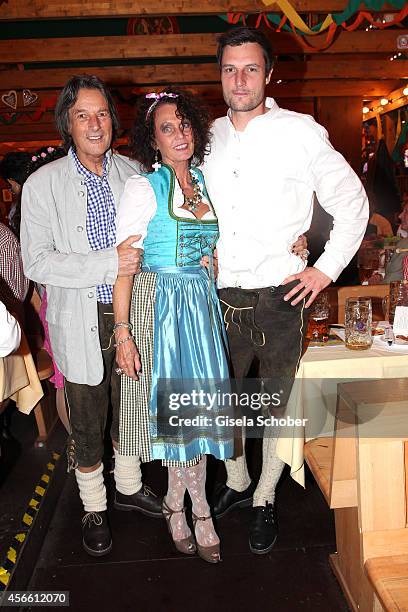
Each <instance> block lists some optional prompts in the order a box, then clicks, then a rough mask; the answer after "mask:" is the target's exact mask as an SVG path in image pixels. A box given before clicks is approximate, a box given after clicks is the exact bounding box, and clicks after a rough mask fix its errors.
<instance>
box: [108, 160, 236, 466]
mask: <svg viewBox="0 0 408 612" xmlns="http://www.w3.org/2000/svg"><path fill="white" fill-rule="evenodd" d="M192 172H193V173H194V174H195V176H196V177H197V178H198V180H199V182H200V184H201V189H202V190H203V193H204V195H205V197H206V198H207V199H208V201H209V198H208V194H207V193H206V190H205V185H204V179H203V176H202V174H201V172H200V171H199V170H198V169H193V170H192ZM146 178H147V179H148V180H149V182H150V184H151V186H152V188H153V190H154V194H155V198H156V202H157V211H156V214H155V215H154V217H153V218H152V219H151V221H150V222H149V225H148V229H147V236H146V238H145V240H144V260H143V271H142V273H141V274H140V275H138V276H137V277H136V278H135V283H134V287H133V293H132V305H131V314H130V320H131V323H132V324H133V327H134V331H133V333H134V336H135V341H136V344H137V346H138V349H139V352H140V354H141V361H142V368H143V374H142V376H141V379H140V381H137V382H136V381H133V380H131V379H129V378H128V377H126V376H125V377H123V378H122V391H121V394H122V397H121V417H120V436H119V440H120V452H121V453H123V454H127V455H129V454H139V455H140V456H141V458H142V460H145V461H150V460H152V459H161V460H163V461H164V462H165V463H166V464H167V465H176V464H186V463H187V464H188V462H192V463H194V462H196V460H197V458H199V456H200V455H201V454H211V455H214V456H215V457H217V458H218V459H228V458H230V457H232V455H233V431H232V428H230V427H228V426H225V422H226V421H225V418H224V420H222V419H220V418H219V417H221V416H224V417H225V415H227V414H228V413H229V410H228V407H227V408H226V407H225V406H223V405H222V402H221V401H219V400H220V393H223V392H228V391H229V366H228V357H227V337H226V333H225V328H224V323H223V319H222V314H221V309H220V305H219V300H218V296H217V292H216V287H215V283H214V278H213V274H212V266H211V272H210V274H209V273H208V271H207V270H206V269H204V268H203V267H202V266H201V265H200V260H201V258H202V256H203V255H209V256H210V259H212V252H213V250H214V247H215V244H216V241H217V239H218V223H217V221H216V220H202V219H193V218H191V219H190V218H184V217H183V218H181V217H177V216H176V215H175V213H174V212H173V196H174V186H175V181H176V177H175V174H174V171H173V169H172V168H170V167H169V166H165V165H163V166H162V167H161V169H160V170H159V171H158V172H154V173H150V174H147V175H146ZM200 390H201V392H202V393H203V392H205V393H210V394H211V397H212V401H211V404H210V405H209V404H208V403H206V402H204V403H201V404H200V401H199V400H198V399H197V398H198V394H199V393H200ZM192 392H193V393H192ZM181 393H187V395H189V394H190V398H191V395H192V396H193V397H195V399H196V402H195V403H194V404H193V405H192V404H191V403H189V402H188V401H185V402H184V403H180V401H178V400H175V398H176V397H177V396H178V399H180V396H181ZM202 397H203V396H201V399H202ZM205 397H207V396H205ZM170 400H171V401H170ZM170 417H173V419H172V421H171V424H170ZM190 417H196V421H195V424H194V425H192V426H189V425H187V426H184V425H183V423H184V422H185V420H186V419H188V418H190ZM180 423H182V424H181V425H180Z"/></svg>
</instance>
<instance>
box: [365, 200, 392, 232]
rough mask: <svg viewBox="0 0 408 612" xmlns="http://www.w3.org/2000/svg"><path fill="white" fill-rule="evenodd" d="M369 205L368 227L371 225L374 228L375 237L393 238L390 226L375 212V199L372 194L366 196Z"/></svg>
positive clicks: (386, 220)
mask: <svg viewBox="0 0 408 612" xmlns="http://www.w3.org/2000/svg"><path fill="white" fill-rule="evenodd" d="M368 198H369V204H370V219H369V221H368V227H370V225H373V226H375V227H376V232H375V233H376V234H377V236H393V235H394V232H393V231H392V225H391V223H390V222H389V221H388V219H386V218H385V217H384V216H383V215H380V214H379V213H378V212H377V203H376V198H375V195H374V194H373V193H369V194H368Z"/></svg>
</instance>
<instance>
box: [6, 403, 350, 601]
mask: <svg viewBox="0 0 408 612" xmlns="http://www.w3.org/2000/svg"><path fill="white" fill-rule="evenodd" d="M21 419H27V417H22V416H21V415H13V419H12V430H13V429H14V432H13V433H14V434H15V436H16V437H17V439H18V438H19V437H20V442H19V445H18V447H16V448H18V452H17V451H16V452H15V453H14V455H12V456H11V458H10V460H9V461H8V463H7V459H4V455H3V466H4V462H6V467H7V466H8V467H7V470H4V469H3V475H4V481H3V483H2V485H1V488H0V498H1V502H0V504H1V515H4V516H5V518H4V516H2V519H1V522H0V556H1V558H2V559H4V555H5V553H6V552H7V543H8V542H9V540H10V539H11V537H12V536H13V534H14V533H15V532H17V531H18V530H19V528H20V526H21V516H22V514H23V513H24V508H25V507H26V506H27V503H28V501H29V499H30V495H31V491H32V490H33V487H35V484H36V482H37V481H38V479H39V478H40V477H41V474H42V473H43V471H44V469H43V468H44V465H45V464H46V462H47V461H48V456H49V453H50V451H51V450H53V451H57V452H60V451H61V450H62V446H63V441H64V434H63V430H62V427H58V428H57V430H56V431H55V432H54V434H53V436H52V437H51V440H50V442H49V444H48V449H34V448H33V446H32V444H33V441H34V437H35V436H34V432H35V430H33V429H32V428H33V427H34V422H33V421H32V420H31V423H30V422H29V421H27V420H25V421H24V422H22V421H21ZM22 423H23V425H22ZM6 446H7V448H8V449H9V456H10V452H11V448H12V446H10V444H9V443H7V445H6ZM252 450H253V453H252V454H253V456H254V465H256V464H257V463H258V462H259V461H258V459H259V457H257V449H256V447H255V449H252ZM64 461H65V460H64V457H61V459H60V461H59V462H58V463H59V464H60V465H59V466H58V469H56V470H55V476H54V482H53V483H51V484H52V486H51V485H50V489H49V491H48V492H47V493H46V495H45V497H44V501H43V505H42V507H41V509H40V511H39V514H38V516H37V518H36V520H35V523H34V525H33V528H32V529H31V532H30V534H29V536H28V544H27V545H26V546H25V548H24V549H23V550H22V552H21V555H20V557H19V559H18V561H17V565H16V569H15V573H14V578H12V581H11V587H12V588H16V587H18V588H21V585H22V581H24V580H26V581H27V582H26V584H27V587H26V588H28V589H30V590H36V591H37V590H53V591H57V590H64V591H69V592H70V608H69V609H70V610H72V611H77V610H78V611H82V610H87V611H88V610H89V611H92V612H93V611H98V612H103V611H105V610H106V611H108V610H109V611H112V610H114V611H115V612H116V611H121V612H122V611H123V612H124V611H127V610H132V611H139V610H149V612H150V611H151V612H176V611H177V612H183V611H185V612H190V611H194V612H204V611H205V612H209V611H211V612H213V611H215V612H218V611H220V612H221V611H222V612H230V611H231V612H232V611H234V612H241V611H242V612H244V611H245V612H252V610H254V611H255V610H273V611H276V612H296V611H298V610H299V611H303V610H304V611H310V612H312V611H313V612H316V611H319V610H321V611H324V612H329V611H330V612H337V611H338V612H343V611H344V612H346V611H347V610H348V607H347V604H346V602H345V599H344V597H343V595H342V593H341V590H340V588H339V586H338V584H337V582H336V580H335V578H334V576H333V574H332V572H331V570H330V567H329V564H328V555H329V554H330V553H331V552H333V551H334V550H335V536H334V528H333V518H332V513H331V511H330V510H328V508H327V506H326V504H325V502H324V500H323V498H322V496H321V494H320V491H319V489H318V487H317V485H316V484H315V483H314V482H313V480H312V479H308V483H307V488H306V491H304V490H303V489H302V488H300V487H299V486H298V485H296V483H295V482H294V481H293V480H292V479H291V478H290V476H289V475H288V474H286V473H285V474H284V477H283V479H282V481H281V484H280V486H279V492H278V519H279V529H280V535H279V538H278V542H277V544H276V546H275V548H274V549H273V550H272V552H271V553H269V554H267V555H262V556H256V555H253V554H252V553H250V551H249V549H248V522H249V519H250V509H244V510H238V511H237V512H235V513H232V514H230V515H227V516H225V517H224V518H223V519H221V520H220V521H218V532H219V535H220V538H221V542H222V557H223V562H222V563H220V564H218V565H214V566H213V565H210V564H207V563H205V562H204V561H202V560H200V559H199V558H198V557H192V558H189V557H184V556H183V555H180V554H179V553H177V552H176V551H175V550H174V549H173V546H172V543H171V541H170V539H169V535H168V533H167V529H166V524H165V521H164V520H158V519H151V518H147V517H145V516H143V515H141V514H137V513H132V512H120V511H117V510H114V509H112V510H111V511H110V519H111V527H112V532H113V538H114V541H113V550H112V552H111V553H110V554H109V555H108V556H106V557H103V558H101V559H94V558H92V557H90V556H88V555H87V554H86V553H85V552H84V551H83V549H82V545H81V517H82V509H81V503H80V500H79V496H78V494H77V489H76V483H75V478H74V476H73V475H72V474H71V475H66V473H65V470H64V466H63V463H62V462H64ZM10 463H11V464H12V465H10ZM255 471H256V470H255ZM106 478H107V482H108V484H109V489H110V495H111V494H112V477H111V475H109V474H107V475H106ZM222 478H224V468H223V466H222V464H217V463H216V462H215V461H213V462H211V463H210V469H209V484H210V485H211V484H212V483H214V482H215V481H216V480H220V479H222ZM144 480H145V482H146V483H148V484H149V485H150V486H152V488H154V489H155V490H156V491H157V492H159V493H163V492H164V490H165V487H166V474H165V470H164V469H163V468H162V467H161V466H160V464H157V463H156V464H150V465H147V466H146V470H145V478H144ZM44 517H45V518H44ZM31 538H32V539H33V540H34V541H35V542H36V544H35V542H34V544H35V545H32V546H30V539H31ZM30 576H31V577H30ZM32 609H33V610H35V608H32Z"/></svg>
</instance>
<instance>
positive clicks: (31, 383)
mask: <svg viewBox="0 0 408 612" xmlns="http://www.w3.org/2000/svg"><path fill="white" fill-rule="evenodd" d="M43 395H44V392H43V389H42V386H41V382H40V379H39V378H38V374H37V370H36V367H35V364H34V361H33V357H32V355H31V352H30V349H29V347H28V343H27V340H26V338H25V336H24V335H23V334H22V337H21V344H20V348H19V349H18V351H16V352H15V353H13V354H12V355H9V356H8V357H2V358H0V402H2V401H4V400H6V399H12V400H14V401H15V402H16V405H17V408H18V409H19V410H20V412H23V413H24V414H29V413H30V412H31V410H32V409H33V408H34V407H35V406H36V404H37V403H38V402H39V401H40V399H41V398H42V397H43Z"/></svg>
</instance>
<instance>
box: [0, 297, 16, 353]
mask: <svg viewBox="0 0 408 612" xmlns="http://www.w3.org/2000/svg"><path fill="white" fill-rule="evenodd" d="M20 340H21V329H20V325H19V324H18V322H17V321H16V319H15V318H14V317H13V315H11V314H10V313H9V312H8V310H7V308H6V307H5V305H4V304H3V302H0V357H7V355H10V353H12V352H13V351H15V350H16V349H18V347H19V346H20Z"/></svg>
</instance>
